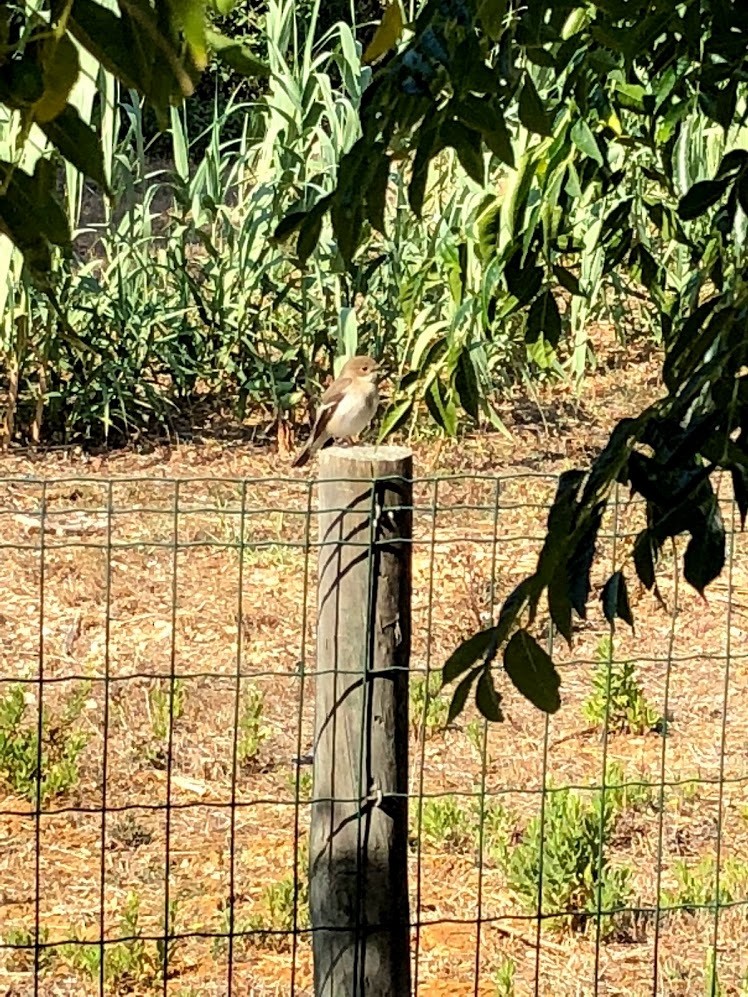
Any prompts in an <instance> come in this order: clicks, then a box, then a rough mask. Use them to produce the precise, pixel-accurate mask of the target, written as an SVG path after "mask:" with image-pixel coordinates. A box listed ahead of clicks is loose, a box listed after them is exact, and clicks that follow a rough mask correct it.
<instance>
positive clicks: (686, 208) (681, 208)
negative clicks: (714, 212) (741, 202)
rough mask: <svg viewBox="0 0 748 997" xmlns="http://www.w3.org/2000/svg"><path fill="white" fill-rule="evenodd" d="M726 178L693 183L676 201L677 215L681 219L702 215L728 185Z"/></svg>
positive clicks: (718, 198) (689, 219)
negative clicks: (677, 201) (678, 200)
mask: <svg viewBox="0 0 748 997" xmlns="http://www.w3.org/2000/svg"><path fill="white" fill-rule="evenodd" d="M729 183H730V181H729V180H728V179H723V180H700V181H699V182H698V183H695V184H694V185H693V187H691V189H690V190H689V191H687V193H685V194H684V195H683V197H682V198H681V199H680V202H679V203H678V216H679V217H680V218H682V219H683V221H691V220H692V219H693V218H698V217H699V215H703V214H704V213H705V212H706V211H708V210H709V208H711V207H712V205H714V204H716V203H717V201H719V200H720V198H721V197H722V195H723V194H724V193H725V191H726V190H727V188H728V186H729Z"/></svg>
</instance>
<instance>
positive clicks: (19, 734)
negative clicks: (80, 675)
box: [0, 682, 91, 805]
mask: <svg viewBox="0 0 748 997" xmlns="http://www.w3.org/2000/svg"><path fill="white" fill-rule="evenodd" d="M90 689H91V684H90V683H89V682H81V683H78V684H77V685H76V687H75V688H74V689H73V691H72V692H71V693H70V695H69V696H68V697H67V698H66V700H65V701H64V704H63V708H62V712H61V713H60V714H59V715H56V716H55V715H53V714H51V713H50V711H49V710H48V709H47V708H46V707H45V708H44V709H43V711H42V744H41V762H42V765H41V773H39V767H38V761H39V737H38V728H37V718H36V716H33V717H29V715H28V706H27V703H26V700H25V698H24V687H23V686H22V685H20V684H19V685H13V686H11V687H10V688H9V690H8V692H7V693H6V695H5V696H4V697H3V698H2V699H0V781H1V782H2V783H4V784H5V785H6V786H7V788H8V789H10V790H11V791H12V792H14V793H18V794H19V795H20V796H24V797H25V798H26V799H27V800H31V801H34V800H36V794H37V779H38V778H39V775H40V774H41V788H40V791H41V802H42V805H44V804H47V803H49V801H50V800H52V799H54V798H55V797H57V796H61V795H63V794H65V793H67V792H69V790H71V789H72V788H73V787H74V786H75V785H77V783H78V780H79V778H80V772H79V760H80V755H81V752H82V751H83V749H84V748H85V746H86V745H87V744H88V741H89V735H88V734H86V733H85V732H84V731H83V730H82V728H81V725H80V719H81V714H82V712H83V707H84V704H85V701H86V698H87V696H88V694H89V692H90Z"/></svg>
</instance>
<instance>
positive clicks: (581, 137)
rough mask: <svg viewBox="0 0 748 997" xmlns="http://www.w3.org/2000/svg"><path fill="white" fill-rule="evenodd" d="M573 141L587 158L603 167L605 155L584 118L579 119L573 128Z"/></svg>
mask: <svg viewBox="0 0 748 997" xmlns="http://www.w3.org/2000/svg"><path fill="white" fill-rule="evenodd" d="M571 140H572V142H573V143H574V145H575V146H576V147H577V149H579V151H580V152H582V153H584V155H585V156H588V157H589V158H590V159H593V160H594V161H595V162H596V163H597V165H598V166H602V165H603V154H602V153H601V152H600V146H599V145H598V144H597V139H596V138H595V136H594V135H593V134H592V129H591V128H590V126H589V125H588V124H587V122H586V121H585V120H584V118H578V119H577V120H576V121H575V123H574V125H573V126H572V129H571Z"/></svg>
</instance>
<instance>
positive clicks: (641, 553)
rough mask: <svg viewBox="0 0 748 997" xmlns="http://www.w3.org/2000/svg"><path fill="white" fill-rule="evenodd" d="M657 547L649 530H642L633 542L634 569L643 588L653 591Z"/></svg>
mask: <svg viewBox="0 0 748 997" xmlns="http://www.w3.org/2000/svg"><path fill="white" fill-rule="evenodd" d="M656 559H657V547H656V545H655V542H654V540H653V538H652V536H651V535H650V532H649V530H642V531H641V533H639V535H638V536H637V538H636V540H635V541H634V567H635V568H636V573H637V575H638V576H639V581H640V582H641V583H642V585H644V587H645V588H648V589H650V590H651V589H653V588H654V583H655V561H656Z"/></svg>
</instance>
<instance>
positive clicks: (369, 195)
mask: <svg viewBox="0 0 748 997" xmlns="http://www.w3.org/2000/svg"><path fill="white" fill-rule="evenodd" d="M372 155H374V156H378V157H379V159H378V162H377V166H376V169H375V170H374V174H373V176H372V179H371V182H370V183H369V185H368V186H367V188H366V217H367V218H368V219H369V222H370V223H371V225H372V227H373V228H375V229H376V230H377V232H380V233H381V234H382V235H384V208H385V201H386V198H387V185H388V184H389V180H390V161H389V159H388V158H387V155H386V153H385V151H384V149H381V151H380V150H379V149H374V150H372Z"/></svg>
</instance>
